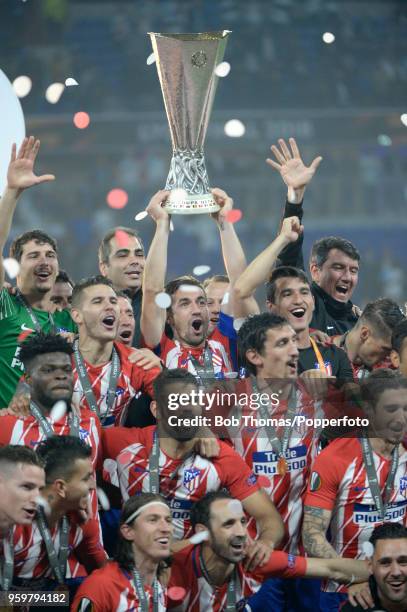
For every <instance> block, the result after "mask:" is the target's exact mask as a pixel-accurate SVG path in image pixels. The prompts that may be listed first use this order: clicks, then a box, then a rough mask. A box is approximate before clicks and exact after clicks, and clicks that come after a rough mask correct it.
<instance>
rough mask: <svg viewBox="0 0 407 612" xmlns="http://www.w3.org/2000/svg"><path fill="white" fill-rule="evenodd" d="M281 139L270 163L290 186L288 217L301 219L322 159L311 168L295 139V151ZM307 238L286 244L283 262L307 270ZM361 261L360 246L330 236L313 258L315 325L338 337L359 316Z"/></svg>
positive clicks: (317, 246) (314, 249) (316, 245)
mask: <svg viewBox="0 0 407 612" xmlns="http://www.w3.org/2000/svg"><path fill="white" fill-rule="evenodd" d="M278 142H279V145H280V148H278V147H276V146H274V145H273V146H272V147H271V150H272V152H273V154H274V157H275V159H276V160H277V161H273V160H271V159H268V160H267V162H268V164H269V165H270V166H271V167H272V168H274V169H275V170H277V171H278V172H279V173H280V175H281V177H282V179H283V181H284V183H285V184H286V185H287V188H288V193H287V203H286V207H285V211H284V217H285V218H287V217H292V216H296V217H298V218H299V220H300V222H301V221H302V217H303V208H302V204H303V197H304V191H305V189H306V187H307V185H308V184H309V183H310V181H311V180H312V177H313V176H314V174H315V171H316V169H317V168H318V166H319V164H320V162H321V161H322V158H321V157H317V158H315V159H314V161H313V162H312V163H311V165H310V166H309V167H307V166H305V164H304V162H303V161H302V159H301V156H300V152H299V150H298V146H297V144H296V142H295V140H294V138H290V140H289V143H290V148H291V150H290V149H289V148H288V146H287V145H286V143H285V141H284V140H282V139H280V140H279V141H278ZM303 240H304V236H303V234H300V235H299V236H298V239H297V240H296V241H294V242H292V243H290V244H289V245H287V246H286V248H285V249H284V250H283V251H282V252H281V254H280V263H281V264H282V265H285V266H293V267H295V268H302V269H304V260H303V256H302V244H303ZM359 260H360V255H359V253H358V251H357V249H356V248H355V247H354V246H353V244H352V243H351V242H349V240H345V239H344V238H338V237H335V236H329V237H326V238H321V239H320V240H317V241H316V242H315V243H314V245H313V247H312V251H311V258H310V272H311V277H312V281H313V282H312V285H311V288H312V294H313V296H314V299H315V311H314V314H313V317H312V321H311V328H313V329H319V330H321V331H323V332H324V333H326V334H328V336H334V335H336V334H343V333H345V332H346V331H348V330H349V329H351V328H352V327H353V326H354V325H355V323H356V321H357V319H358V316H357V314H356V313H355V311H356V308H355V307H354V306H353V304H352V302H351V301H350V300H351V297H352V294H353V291H354V290H355V288H356V285H357V282H358V275H359Z"/></svg>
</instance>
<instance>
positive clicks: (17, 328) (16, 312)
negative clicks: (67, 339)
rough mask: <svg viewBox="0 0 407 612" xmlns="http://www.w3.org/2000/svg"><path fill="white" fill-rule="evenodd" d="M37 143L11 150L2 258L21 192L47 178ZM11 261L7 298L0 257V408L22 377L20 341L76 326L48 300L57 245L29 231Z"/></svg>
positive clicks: (0, 212)
mask: <svg viewBox="0 0 407 612" xmlns="http://www.w3.org/2000/svg"><path fill="white" fill-rule="evenodd" d="M39 148H40V141H39V140H34V137H33V136H31V137H30V138H25V139H24V141H23V143H22V145H21V147H20V149H19V151H18V153H17V152H16V146H15V145H13V148H12V153H11V160H10V164H9V167H8V173H7V187H6V190H5V192H4V194H3V197H2V198H1V200H0V255H1V253H2V252H3V250H4V247H5V245H6V242H7V239H8V236H9V233H10V228H11V223H12V219H13V215H14V210H15V207H16V204H17V201H18V199H19V197H20V196H21V194H22V193H23V191H24V190H25V189H28V188H29V187H32V186H33V185H38V184H40V183H44V182H47V181H52V180H54V178H55V177H54V176H53V175H51V174H45V175H43V176H36V175H35V174H34V163H35V159H36V157H37V154H38V151H39ZM10 257H12V258H14V259H16V260H17V262H18V264H19V272H18V274H17V277H16V283H17V291H16V293H15V294H12V293H10V292H9V291H8V290H7V289H6V288H5V287H3V284H4V267H3V260H2V258H1V256H0V345H1V351H0V370H1V379H0V408H4V407H6V406H8V404H9V402H10V400H11V398H12V396H13V394H14V392H15V390H16V387H17V385H18V381H19V380H20V378H21V375H22V373H23V366H22V363H21V360H20V359H19V352H20V347H19V341H20V338H21V337H25V336H26V335H27V334H28V333H32V332H33V331H39V330H40V329H43V330H45V331H51V330H53V331H55V332H71V331H74V330H75V326H74V325H73V323H72V320H71V318H70V316H69V313H68V312H67V311H63V312H55V313H53V314H51V313H50V312H49V310H50V303H49V299H48V294H49V291H50V290H51V289H52V287H53V285H54V282H55V278H56V275H57V273H58V256H57V246H56V243H55V241H54V240H53V239H52V238H51V237H50V236H48V234H46V233H45V232H43V231H41V230H32V231H30V232H26V233H25V234H22V235H21V236H19V237H18V238H16V239H15V240H14V242H13V243H12V245H11V249H10Z"/></svg>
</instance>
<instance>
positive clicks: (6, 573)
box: [0, 530, 14, 591]
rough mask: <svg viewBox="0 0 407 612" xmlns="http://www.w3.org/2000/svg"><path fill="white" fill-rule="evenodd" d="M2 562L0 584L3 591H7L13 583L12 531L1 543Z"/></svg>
mask: <svg viewBox="0 0 407 612" xmlns="http://www.w3.org/2000/svg"><path fill="white" fill-rule="evenodd" d="M3 550H4V560H3V562H2V563H1V564H0V584H1V588H2V590H3V591H9V590H10V587H11V585H12V582H13V574H14V544H13V530H11V531H10V532H9V534H8V537H7V538H5V539H4V541H3Z"/></svg>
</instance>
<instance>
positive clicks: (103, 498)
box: [96, 487, 110, 510]
mask: <svg viewBox="0 0 407 612" xmlns="http://www.w3.org/2000/svg"><path fill="white" fill-rule="evenodd" d="M96 493H97V496H98V500H99V503H100V505H101V506H102V508H103V510H110V501H109V498H108V496H107V495H106V493H105V492H104V490H103V489H101V488H100V487H97V489H96Z"/></svg>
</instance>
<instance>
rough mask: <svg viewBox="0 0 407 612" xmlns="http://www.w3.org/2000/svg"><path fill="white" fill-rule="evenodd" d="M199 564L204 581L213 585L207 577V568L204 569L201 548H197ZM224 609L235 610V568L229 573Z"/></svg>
mask: <svg viewBox="0 0 407 612" xmlns="http://www.w3.org/2000/svg"><path fill="white" fill-rule="evenodd" d="M199 564H200V566H201V572H202V575H203V577H204V578H205V580H206V582H207V583H208V584H209V585H211V586H213V583H212V582H211V579H210V577H209V573H208V570H207V569H206V565H205V561H204V560H203V555H202V548H200V550H199ZM224 610H227V611H228V612H229V611H230V612H231V611H232V610H236V569H234V570H233V574H232V575H231V577H230V579H229V582H228V590H227V593H226V606H225V608H224Z"/></svg>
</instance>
